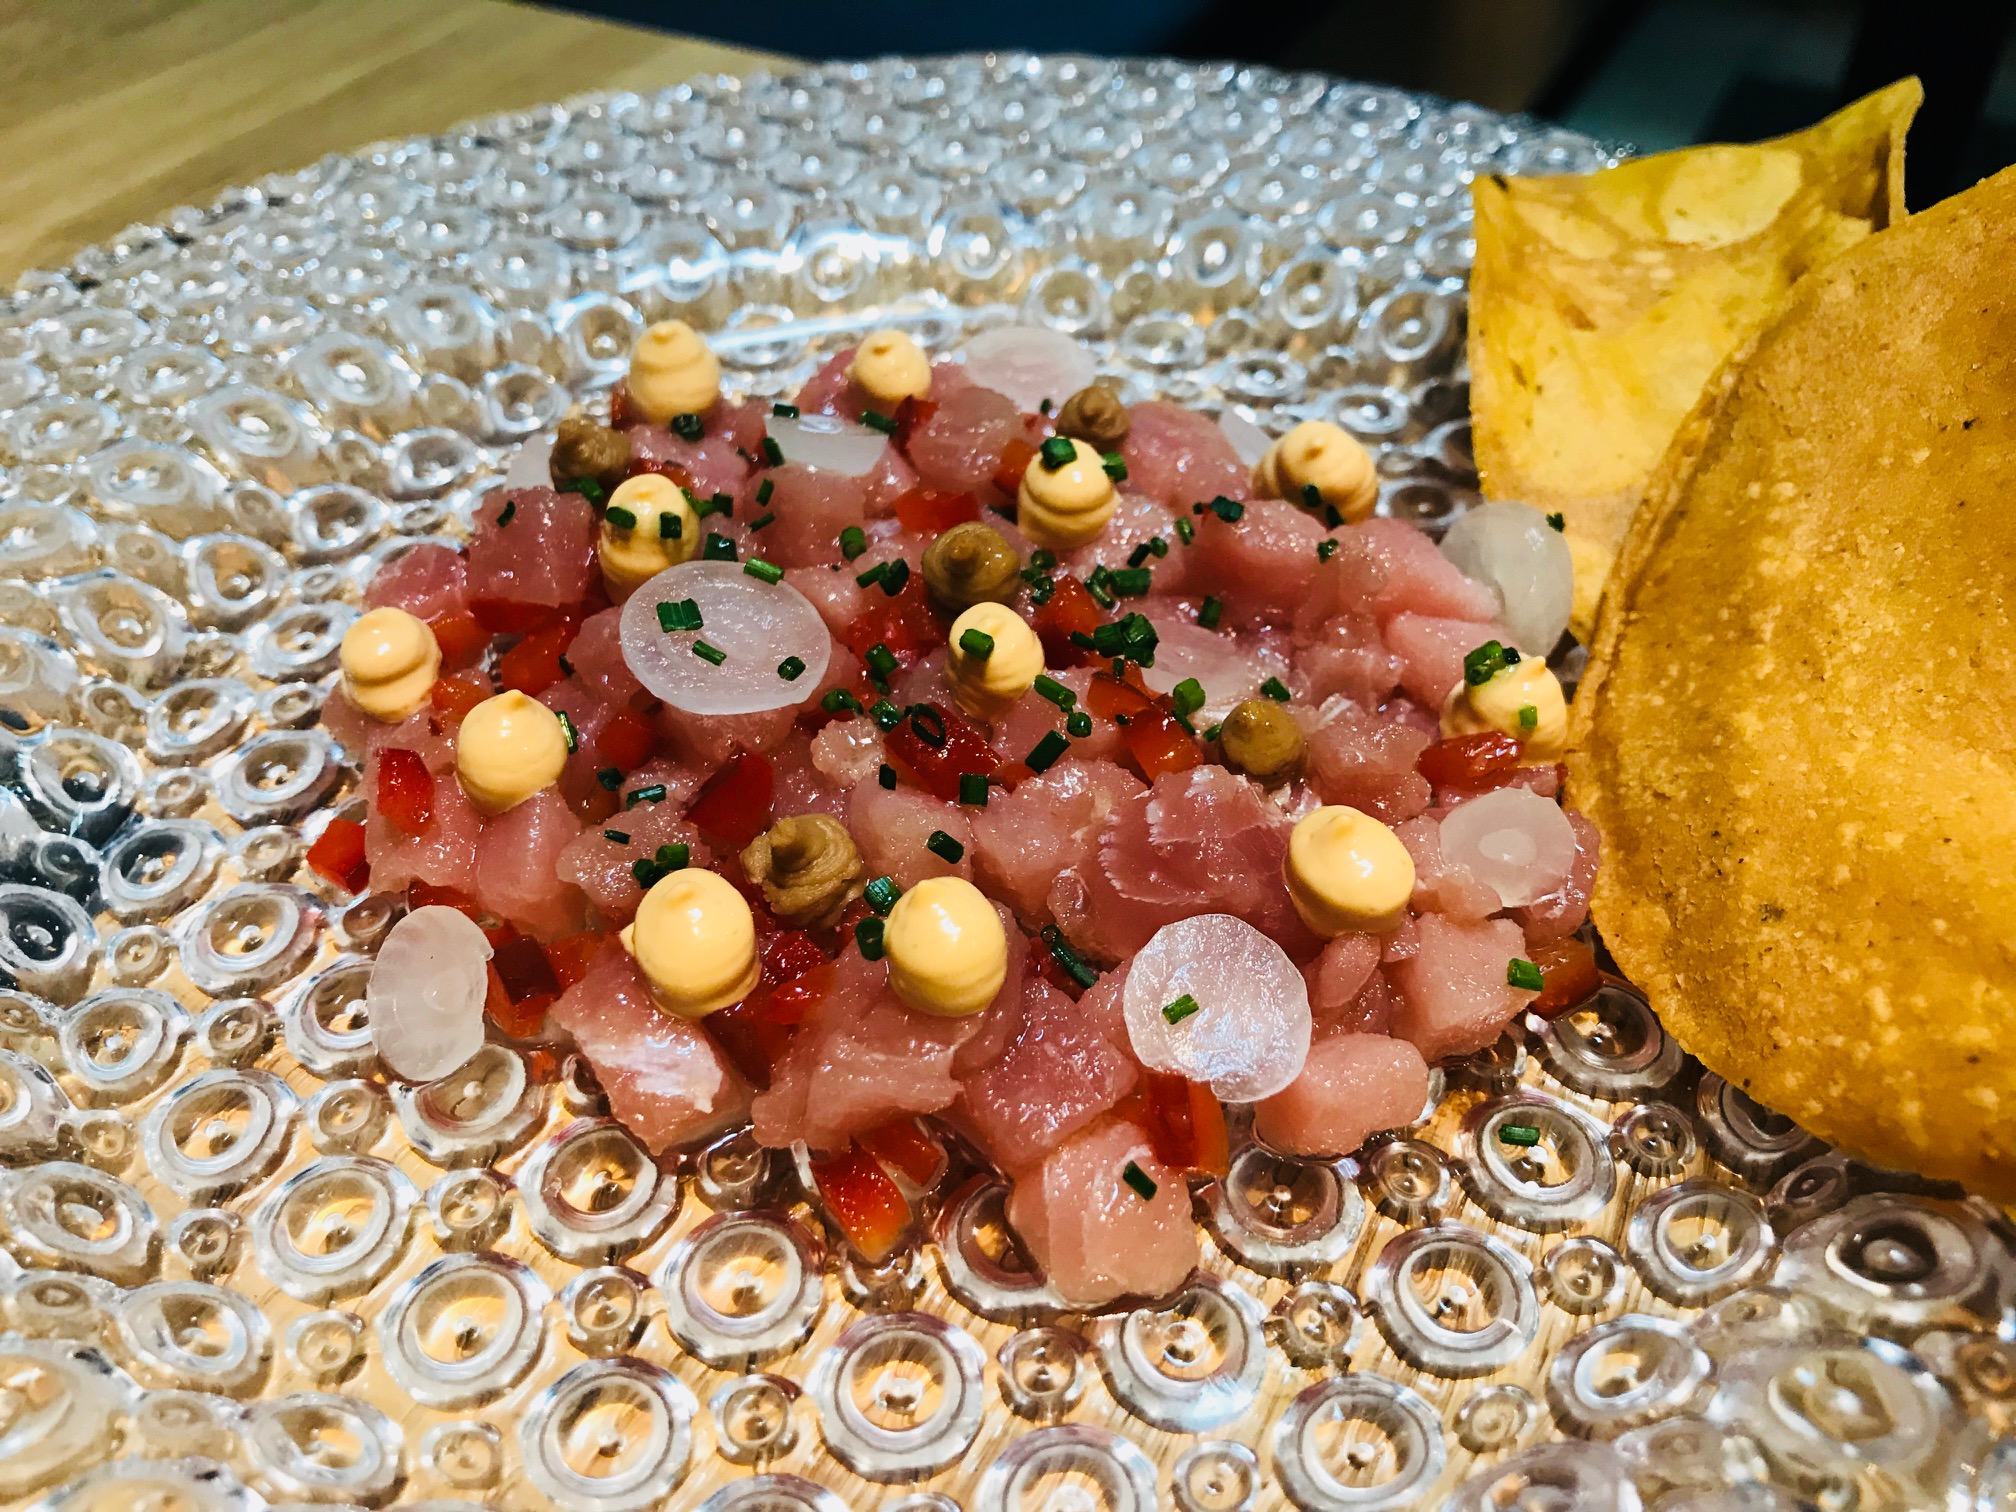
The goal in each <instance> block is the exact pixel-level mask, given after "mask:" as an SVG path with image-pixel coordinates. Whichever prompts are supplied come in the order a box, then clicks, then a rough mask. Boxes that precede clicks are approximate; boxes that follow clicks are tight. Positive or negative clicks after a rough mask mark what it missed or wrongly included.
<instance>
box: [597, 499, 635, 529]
mask: <svg viewBox="0 0 2016 1512" xmlns="http://www.w3.org/2000/svg"><path fill="white" fill-rule="evenodd" d="M602 518H603V519H605V520H607V521H608V522H609V523H610V524H611V525H614V526H615V527H616V528H617V529H618V530H635V529H636V528H637V515H636V513H635V512H634V511H632V510H628V509H625V508H624V507H623V506H622V505H621V504H611V505H610V506H609V507H608V508H607V509H605V510H603V511H602Z"/></svg>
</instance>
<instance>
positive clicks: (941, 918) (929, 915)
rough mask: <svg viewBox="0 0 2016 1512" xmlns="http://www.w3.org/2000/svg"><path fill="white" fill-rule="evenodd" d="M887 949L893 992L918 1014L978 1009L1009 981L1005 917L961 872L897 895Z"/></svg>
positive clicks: (957, 1015)
mask: <svg viewBox="0 0 2016 1512" xmlns="http://www.w3.org/2000/svg"><path fill="white" fill-rule="evenodd" d="M882 947H883V950H884V951H885V952H886V953H887V955H888V959H889V987H890V990H891V991H893V992H894V993H895V994H896V996H898V997H899V998H901V999H902V1000H903V1001H904V1002H906V1003H908V1004H909V1005H910V1006H911V1007H912V1008H915V1009H916V1010H917V1011H918V1012H919V1013H935V1014H938V1015H941V1016H942V1017H946V1018H962V1017H964V1016H965V1015H967V1014H969V1013H978V1012H980V1010H981V1009H983V1008H985V1007H986V1006H987V1005H988V1004H989V1003H991V1002H993V1001H994V997H995V994H996V993H998V992H1000V990H1001V984H1002V983H1003V982H1005V981H1006V980H1007V979H1008V935H1007V932H1006V931H1005V930H1003V929H1002V927H1001V916H1000V915H999V914H997V913H996V912H994V905H993V904H992V903H989V902H988V901H987V895H986V894H985V893H983V892H981V891H980V889H979V888H977V887H975V886H974V885H973V884H972V883H971V882H968V881H965V880H964V879H963V878H960V877H927V878H925V879H924V880H923V881H922V882H919V883H918V884H917V885H916V886H915V887H913V888H911V889H910V891H908V892H906V893H905V894H903V896H902V897H900V898H898V899H897V900H896V906H895V907H894V908H892V909H891V910H890V911H889V921H888V924H887V925H886V926H885V928H884V929H883V932H882Z"/></svg>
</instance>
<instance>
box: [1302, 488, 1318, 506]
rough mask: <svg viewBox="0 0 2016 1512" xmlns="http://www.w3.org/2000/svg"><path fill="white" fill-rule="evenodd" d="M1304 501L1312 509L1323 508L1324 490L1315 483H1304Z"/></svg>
mask: <svg viewBox="0 0 2016 1512" xmlns="http://www.w3.org/2000/svg"><path fill="white" fill-rule="evenodd" d="M1302 503H1303V504H1304V505H1305V506H1306V507H1307V508H1310V509H1321V508H1322V507H1323V490H1322V489H1320V488H1318V487H1317V486H1316V485H1315V484H1314V483H1304V484H1303V485H1302Z"/></svg>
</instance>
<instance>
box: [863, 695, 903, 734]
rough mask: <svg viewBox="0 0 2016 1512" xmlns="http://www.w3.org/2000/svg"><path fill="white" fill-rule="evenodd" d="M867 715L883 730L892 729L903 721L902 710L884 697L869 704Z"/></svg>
mask: <svg viewBox="0 0 2016 1512" xmlns="http://www.w3.org/2000/svg"><path fill="white" fill-rule="evenodd" d="M868 716H869V718H871V719H873V720H874V721H875V723H877V724H878V725H880V726H881V727H882V728H883V729H884V730H893V729H895V728H896V726H898V725H899V724H901V723H903V711H902V710H901V709H899V708H897V707H896V705H894V704H893V703H891V702H889V700H888V699H886V698H878V699H876V700H875V702H873V703H872V704H870V705H869V706H868Z"/></svg>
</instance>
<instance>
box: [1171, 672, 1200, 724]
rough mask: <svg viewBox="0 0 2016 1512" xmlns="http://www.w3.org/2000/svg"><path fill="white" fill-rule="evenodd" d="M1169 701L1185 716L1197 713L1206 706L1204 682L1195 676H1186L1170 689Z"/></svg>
mask: <svg viewBox="0 0 2016 1512" xmlns="http://www.w3.org/2000/svg"><path fill="white" fill-rule="evenodd" d="M1169 703H1170V706H1171V707H1172V708H1174V709H1175V710H1176V712H1177V713H1178V714H1180V715H1182V716H1183V717H1184V718H1186V719H1187V718H1188V717H1189V716H1190V715H1192V714H1195V713H1196V712H1197V711H1198V710H1199V709H1201V708H1203V707H1204V684H1202V683H1200V682H1199V681H1197V679H1196V678H1194V677H1186V678H1184V679H1183V681H1181V682H1179V683H1178V684H1176V686H1175V687H1173V688H1171V689H1170V690H1169Z"/></svg>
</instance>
